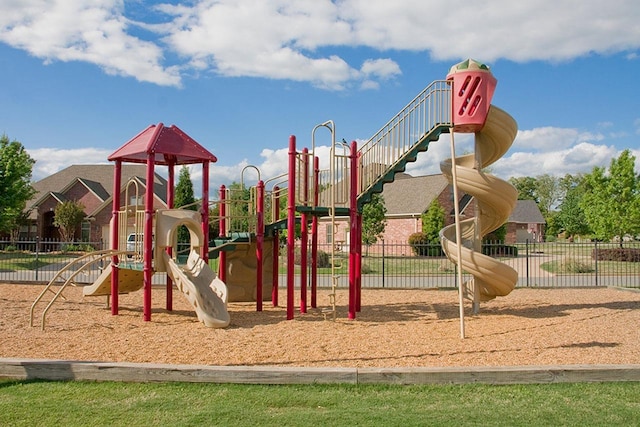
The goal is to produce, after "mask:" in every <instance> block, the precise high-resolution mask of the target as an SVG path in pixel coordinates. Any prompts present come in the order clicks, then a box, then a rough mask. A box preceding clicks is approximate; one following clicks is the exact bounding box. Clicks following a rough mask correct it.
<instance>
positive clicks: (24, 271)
mask: <svg viewBox="0 0 640 427" xmlns="http://www.w3.org/2000/svg"><path fill="white" fill-rule="evenodd" d="M102 248H103V244H102V243H101V242H90V243H77V242H74V243H65V242H59V241H41V240H30V241H19V242H9V241H0V282H47V281H49V280H50V278H51V277H53V275H55V273H56V272H57V271H58V270H60V269H61V268H63V267H64V266H65V265H67V264H68V263H69V262H70V261H72V260H73V259H74V258H77V257H79V256H81V255H83V254H84V253H85V252H84V251H86V250H87V249H94V250H100V249H102ZM622 248H623V249H622V250H621V249H620V245H619V244H618V243H601V242H584V243H564V242H554V243H535V242H526V243H522V244H516V245H508V246H507V245H503V244H499V243H496V244H487V245H483V252H484V253H486V254H490V255H491V256H493V257H495V258H497V259H499V260H500V261H502V262H503V263H505V264H507V265H510V266H511V267H513V268H514V269H515V270H516V271H518V274H519V278H518V283H517V286H518V287H554V288H555V287H574V288H575V287H594V286H621V287H633V288H640V242H624V243H623V245H622ZM336 249H338V250H336V252H335V257H334V259H333V260H332V259H331V247H330V246H328V245H324V246H322V245H321V246H320V247H319V251H320V252H319V256H318V264H319V269H318V286H320V287H330V286H331V285H332V282H333V281H334V280H335V281H336V284H337V285H338V286H339V287H347V286H348V248H347V247H340V248H336ZM283 252H284V251H281V254H282V253H283ZM363 252H364V254H363V259H362V271H363V276H362V285H363V287H368V288H454V287H456V286H457V274H456V266H455V264H453V263H452V262H451V261H449V260H448V259H447V258H446V257H444V256H443V255H442V254H441V252H440V249H439V245H426V246H423V247H412V246H410V245H409V244H407V243H392V242H379V243H377V244H375V245H372V246H369V247H364V248H363ZM214 262H215V261H214ZM332 262H333V268H332ZM280 265H281V270H280V271H281V273H282V272H284V271H285V265H286V260H285V259H284V257H283V258H282V259H281V263H280ZM100 267H101V266H99V265H96V266H95V267H94V269H95V271H89V272H87V273H86V274H85V275H86V276H87V277H86V279H85V280H86V281H87V282H90V281H91V280H92V278H93V277H94V276H96V277H97V275H98V274H99V268H100ZM299 268H300V267H299V265H296V269H297V271H299ZM283 277H284V276H283V275H282V274H281V279H280V282H281V283H284V279H283ZM466 278H467V277H466V276H465V279H466ZM85 280H83V281H85Z"/></svg>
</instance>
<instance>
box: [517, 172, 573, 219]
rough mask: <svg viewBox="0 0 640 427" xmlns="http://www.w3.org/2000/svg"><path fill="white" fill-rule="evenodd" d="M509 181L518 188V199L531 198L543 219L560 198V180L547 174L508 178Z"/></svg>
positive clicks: (561, 193) (561, 194)
mask: <svg viewBox="0 0 640 427" xmlns="http://www.w3.org/2000/svg"><path fill="white" fill-rule="evenodd" d="M509 182H510V183H511V185H513V186H514V187H515V188H516V189H517V190H518V200H533V201H535V202H536V204H537V205H538V208H540V212H542V216H544V217H545V219H546V218H547V217H548V216H549V213H550V212H551V210H552V208H554V207H555V206H556V205H557V204H558V203H559V202H560V200H562V196H563V192H562V186H561V185H560V180H559V179H558V178H556V177H554V176H551V175H549V174H544V175H540V176H537V177H535V178H533V177H530V176H525V177H521V178H510V179H509Z"/></svg>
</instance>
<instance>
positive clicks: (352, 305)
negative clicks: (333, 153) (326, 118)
mask: <svg viewBox="0 0 640 427" xmlns="http://www.w3.org/2000/svg"><path fill="white" fill-rule="evenodd" d="M349 159H350V160H351V168H350V169H351V175H350V185H349V188H350V194H349V315H348V317H349V319H355V318H356V287H357V285H356V269H357V261H356V259H357V255H358V252H357V250H358V249H357V244H356V242H357V235H358V227H357V223H358V219H357V207H358V206H357V195H358V187H357V186H358V149H357V144H356V142H355V141H352V142H351V152H350V154H349Z"/></svg>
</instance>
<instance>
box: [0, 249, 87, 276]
mask: <svg viewBox="0 0 640 427" xmlns="http://www.w3.org/2000/svg"><path fill="white" fill-rule="evenodd" d="M77 256H78V255H61V254H59V253H58V254H38V257H37V259H36V257H35V256H34V255H33V254H31V253H21V252H0V270H8V271H17V270H35V269H38V268H42V267H44V266H46V265H49V264H54V263H56V262H61V261H66V260H69V259H70V258H76V257H77Z"/></svg>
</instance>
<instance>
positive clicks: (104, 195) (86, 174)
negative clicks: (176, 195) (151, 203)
mask: <svg viewBox="0 0 640 427" xmlns="http://www.w3.org/2000/svg"><path fill="white" fill-rule="evenodd" d="M113 170H114V165H113V164H104V165H72V166H69V167H67V168H65V169H63V170H61V171H59V172H56V173H54V174H53V175H50V176H48V177H46V178H43V179H41V180H40V181H37V182H34V183H32V184H31V185H32V186H33V188H34V189H35V190H36V193H35V194H34V196H33V198H32V199H31V200H29V202H27V207H28V208H32V207H34V206H36V205H38V204H40V203H41V202H42V200H44V198H45V197H46V196H48V195H50V194H56V195H57V197H60V191H61V190H63V189H65V188H68V187H69V186H70V185H72V184H73V183H75V182H78V181H79V182H81V183H82V184H83V185H85V186H86V187H87V188H88V189H89V190H90V191H91V192H93V193H94V194H95V195H96V197H98V198H99V199H100V200H102V201H106V200H107V199H108V198H109V197H111V194H112V192H113ZM146 170H147V167H146V165H139V164H133V165H132V164H123V165H122V182H123V184H124V183H126V182H127V181H128V180H129V179H131V178H134V177H137V178H138V179H139V180H141V182H145V176H146ZM166 185H167V183H166V180H165V179H164V178H162V177H161V176H160V175H158V174H157V173H156V174H155V183H154V188H155V191H156V195H157V196H159V197H160V198H161V199H162V200H163V201H164V199H165V198H166ZM163 189H164V192H163Z"/></svg>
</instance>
